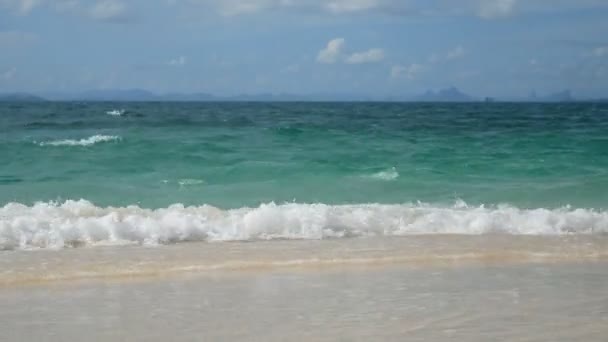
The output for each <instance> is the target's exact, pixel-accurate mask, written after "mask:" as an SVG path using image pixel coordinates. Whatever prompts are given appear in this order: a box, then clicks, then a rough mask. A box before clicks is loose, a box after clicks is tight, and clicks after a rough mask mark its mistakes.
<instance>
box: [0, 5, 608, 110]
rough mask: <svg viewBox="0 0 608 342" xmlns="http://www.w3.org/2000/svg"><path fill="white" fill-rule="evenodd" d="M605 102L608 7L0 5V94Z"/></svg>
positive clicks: (607, 61)
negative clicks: (450, 92)
mask: <svg viewBox="0 0 608 342" xmlns="http://www.w3.org/2000/svg"><path fill="white" fill-rule="evenodd" d="M449 86H455V87H458V88H459V89H461V90H462V91H464V92H467V93H469V94H472V95H475V96H481V97H483V96H495V97H526V96H528V95H529V94H530V93H531V92H532V91H536V93H538V94H539V95H540V94H548V93H552V92H558V91H561V90H564V89H571V90H572V92H573V94H574V95H575V96H577V97H579V98H586V97H608V1H606V0H525V1H524V0H326V1H321V0H308V1H302V0H241V1H237V0H131V1H127V0H54V1H52V0H0V92H14V91H26V92H35V93H45V92H66V93H69V92H80V91H86V90H93V89H132V88H139V89H146V90H150V91H153V92H157V93H169V92H185V93H194V92H204V93H211V94H216V95H236V94H244V93H247V94H254V93H292V94H320V93H340V94H365V95H369V96H400V95H415V94H419V93H423V92H425V91H426V90H427V89H439V88H445V87H449Z"/></svg>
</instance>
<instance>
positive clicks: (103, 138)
mask: <svg viewBox="0 0 608 342" xmlns="http://www.w3.org/2000/svg"><path fill="white" fill-rule="evenodd" d="M117 140H120V137H119V136H115V135H101V134H96V135H93V136H90V137H88V138H83V139H78V140H77V139H64V140H53V141H46V142H41V143H39V145H40V146H91V145H94V144H97V143H103V142H109V141H117Z"/></svg>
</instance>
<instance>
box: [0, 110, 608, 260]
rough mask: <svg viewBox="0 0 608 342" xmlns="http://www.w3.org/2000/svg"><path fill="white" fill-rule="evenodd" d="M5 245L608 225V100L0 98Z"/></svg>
mask: <svg viewBox="0 0 608 342" xmlns="http://www.w3.org/2000/svg"><path fill="white" fill-rule="evenodd" d="M0 157H1V160H2V163H0V248H2V249H16V248H32V247H43V248H44V247H65V246H79V245H81V244H92V245H94V244H99V243H117V244H120V243H137V244H158V243H160V244H163V243H170V242H171V243H172V242H180V241H213V240H251V239H253V240H255V239H272V238H282V239H284V238H298V239H300V238H314V239H318V238H327V237H345V236H367V235H374V236H375V235H386V236H390V235H407V234H430V233H456V234H486V233H496V232H498V233H508V234H572V233H584V234H588V233H598V232H599V233H605V232H608V104H595V103H560V104H541V103H522V104H518V103H469V104H453V103H449V104H432V103H109V102H104V103H77V102H49V103H46V102H45V103H31V104H25V103H0Z"/></svg>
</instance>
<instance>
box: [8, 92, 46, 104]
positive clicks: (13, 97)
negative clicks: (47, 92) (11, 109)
mask: <svg viewBox="0 0 608 342" xmlns="http://www.w3.org/2000/svg"><path fill="white" fill-rule="evenodd" d="M0 101H5V102H42V101H46V100H45V99H44V98H42V97H40V96H36V95H32V94H28V93H11V94H0Z"/></svg>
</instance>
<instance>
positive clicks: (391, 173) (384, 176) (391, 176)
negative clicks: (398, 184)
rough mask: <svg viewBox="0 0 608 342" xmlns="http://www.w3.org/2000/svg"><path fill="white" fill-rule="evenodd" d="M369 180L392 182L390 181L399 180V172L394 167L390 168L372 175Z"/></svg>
mask: <svg viewBox="0 0 608 342" xmlns="http://www.w3.org/2000/svg"><path fill="white" fill-rule="evenodd" d="M370 178H373V179H377V180H383V181H392V180H395V179H397V178H399V172H398V171H397V169H396V168H395V167H391V168H390V169H388V170H384V171H380V172H377V173H374V174H373V175H371V176H370Z"/></svg>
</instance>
